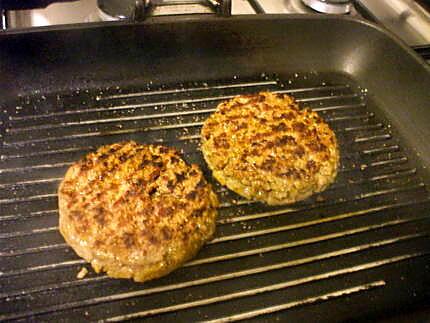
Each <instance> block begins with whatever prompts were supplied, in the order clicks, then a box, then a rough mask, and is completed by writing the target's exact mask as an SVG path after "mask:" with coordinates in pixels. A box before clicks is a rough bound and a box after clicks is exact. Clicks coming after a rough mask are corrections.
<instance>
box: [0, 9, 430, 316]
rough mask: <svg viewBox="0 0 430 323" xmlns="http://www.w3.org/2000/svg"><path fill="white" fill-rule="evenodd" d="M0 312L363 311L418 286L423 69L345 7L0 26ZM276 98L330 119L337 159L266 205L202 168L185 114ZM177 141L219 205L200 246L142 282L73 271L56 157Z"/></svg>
mask: <svg viewBox="0 0 430 323" xmlns="http://www.w3.org/2000/svg"><path fill="white" fill-rule="evenodd" d="M0 72H1V75H2V77H1V79H0V100H1V101H0V104H1V114H0V115H1V128H0V129H1V133H0V134H1V143H0V153H1V154H0V155H1V159H0V188H1V189H0V248H1V249H0V259H1V262H0V320H17V321H26V320H32V321H38V322H39V321H71V322H76V321H100V320H101V321H120V320H133V319H135V320H142V319H145V320H148V321H163V322H170V321H181V322H190V321H221V322H222V321H232V320H240V319H242V320H243V319H246V320H257V321H272V320H282V321H293V322H294V321H319V322H333V321H342V320H362V319H368V320H373V319H375V318H381V317H387V316H390V315H393V314H396V313H400V312H404V311H408V310H410V309H413V308H417V307H423V306H426V305H429V304H428V299H429V297H430V272H429V270H430V267H429V266H430V236H429V234H430V195H429V191H428V185H429V171H428V168H427V167H428V166H429V163H430V146H429V145H428V143H427V138H429V135H430V128H429V127H428V124H429V123H430V111H429V102H430V100H429V99H430V95H429V93H430V91H429V89H430V73H429V68H428V67H427V66H426V65H425V63H424V62H423V61H422V60H421V59H420V58H418V57H417V56H415V54H413V53H412V51H411V50H409V49H407V48H406V47H405V46H404V45H403V44H401V43H400V42H399V41H398V40H397V39H395V38H393V37H392V36H390V35H388V34H387V33H386V32H384V31H381V30H379V29H378V28H377V27H374V26H371V25H369V24H367V23H364V22H360V21H354V20H350V19H346V18H331V17H328V18H327V17H325V18H320V17H310V16H270V15H269V16H259V17H255V16H252V17H233V18H231V19H222V18H205V20H202V19H201V18H200V17H182V18H181V19H178V18H172V17H170V18H159V19H154V20H151V21H148V22H146V23H144V24H139V25H129V24H124V23H119V24H118V23H113V24H110V23H108V24H91V25H85V26H82V25H76V26H71V27H67V28H66V27H60V28H47V29H44V28H42V29H36V30H28V31H20V32H6V33H2V34H0ZM262 90H270V91H276V92H281V93H290V94H292V95H293V96H295V97H296V98H297V101H299V102H300V104H301V105H302V106H309V107H311V108H312V109H314V110H315V111H318V112H319V114H320V115H321V116H322V117H323V118H324V119H325V120H326V121H327V122H328V123H329V124H330V125H331V127H332V128H333V129H334V130H335V132H336V135H337V137H338V139H339V143H340V150H341V169H340V172H339V175H338V178H337V180H336V182H335V183H334V184H333V185H332V186H331V187H329V188H328V189H327V190H326V191H325V192H323V193H321V194H318V195H315V196H313V197H311V198H309V199H307V200H305V201H302V202H299V203H296V204H293V205H287V206H279V207H268V206H266V205H264V204H260V203H255V202H252V201H245V200H243V199H242V198H240V197H239V196H237V195H235V194H234V193H232V192H230V191H228V190H227V189H225V188H224V187H222V186H220V185H219V184H217V183H216V182H214V180H213V179H212V177H211V175H210V172H209V171H208V169H207V168H206V166H205V163H204V161H203V159H202V155H201V152H200V150H199V131H200V127H201V124H202V122H203V121H204V120H205V118H207V116H208V115H209V114H210V113H211V112H212V111H214V108H215V107H216V105H217V104H218V103H219V102H220V101H222V100H225V99H228V98H230V97H232V96H234V95H236V94H243V93H254V92H258V91H262ZM130 139H133V140H136V141H139V142H142V143H154V142H157V143H163V144H166V145H172V146H176V147H178V148H180V149H181V150H182V152H183V155H184V157H185V159H187V160H188V161H189V162H195V163H198V164H200V165H201V166H202V167H203V169H204V171H205V174H206V177H207V178H208V179H209V180H210V181H211V182H213V184H214V187H215V189H216V191H217V192H218V195H219V197H220V199H221V207H220V210H219V219H218V230H217V235H216V237H215V239H214V240H213V241H211V242H210V243H209V244H208V245H207V246H205V247H204V248H203V249H202V251H201V252H200V253H199V254H198V256H197V257H196V258H195V259H194V260H192V261H191V262H189V263H188V264H186V265H185V266H184V267H183V268H180V269H178V270H177V271H175V272H174V273H172V274H170V275H169V276H167V277H164V278H161V279H159V280H155V281H151V282H147V283H144V284H138V283H133V282H131V281H127V280H113V279H109V278H107V277H106V276H105V275H96V274H94V273H93V271H92V270H90V272H89V274H88V275H87V276H86V277H85V278H84V279H81V280H79V279H77V278H76V275H77V273H78V272H79V270H80V269H81V268H82V267H87V268H88V269H90V267H89V266H88V264H86V263H85V262H84V261H83V260H81V259H80V258H79V257H77V256H76V255H75V254H74V252H73V251H72V250H71V249H70V248H68V247H67V245H66V244H65V243H64V240H63V239H62V238H61V236H60V234H59V232H58V230H57V224H58V212H57V197H56V189H57V186H58V183H59V181H60V180H61V178H62V176H63V175H64V173H65V170H66V169H67V167H68V166H69V165H70V164H71V163H73V162H74V161H75V160H77V159H78V158H80V157H81V156H83V155H84V154H85V153H87V152H89V151H91V150H94V149H95V148H97V147H98V146H100V145H102V144H107V143H111V142H116V141H121V140H130Z"/></svg>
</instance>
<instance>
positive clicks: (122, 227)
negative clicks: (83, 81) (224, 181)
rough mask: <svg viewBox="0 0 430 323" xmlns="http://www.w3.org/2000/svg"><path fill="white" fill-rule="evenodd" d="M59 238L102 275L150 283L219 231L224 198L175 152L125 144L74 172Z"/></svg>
mask: <svg viewBox="0 0 430 323" xmlns="http://www.w3.org/2000/svg"><path fill="white" fill-rule="evenodd" d="M58 198H59V210H60V232H61V234H62V235H63V236H64V238H65V240H66V241H67V243H68V244H69V245H70V246H71V247H72V248H73V249H74V250H75V251H76V253H77V254H78V255H79V256H81V257H82V258H84V259H85V260H87V261H88V262H90V263H91V265H92V266H93V268H94V269H95V271H96V272H100V271H105V272H107V274H108V275H109V276H110V277H114V278H133V279H134V280H135V281H139V282H142V281H146V280H149V279H153V278H157V277H160V276H163V275H165V274H167V273H169V272H171V271H172V270H174V269H175V268H177V267H178V266H180V265H181V264H183V263H184V262H185V261H186V260H188V259H190V258H192V257H193V256H194V255H195V254H196V253H197V251H198V250H199V249H200V247H201V246H202V245H203V244H204V243H205V242H206V241H207V240H208V239H210V238H211V237H212V235H213V233H214V230H215V218H216V207H217V205H218V201H217V197H216V195H215V194H214V193H213V191H212V188H211V186H210V185H209V184H208V183H207V182H206V180H205V179H204V178H203V174H202V172H201V171H200V169H199V167H198V166H197V165H191V166H190V165H188V164H186V163H185V162H184V161H183V160H182V159H181V157H180V156H179V154H178V153H177V151H176V150H174V149H172V148H166V147H163V146H153V145H139V144H137V143H135V142H132V141H131V142H122V143H116V144H112V145H107V146H104V147H101V148H99V149H98V150H97V152H94V153H90V154H88V155H87V156H86V157H84V158H83V159H82V160H80V161H79V162H77V163H75V164H74V165H73V166H71V167H70V168H69V170H68V171H67V173H66V176H65V178H64V180H63V182H62V183H61V185H60V188H59V193H58Z"/></svg>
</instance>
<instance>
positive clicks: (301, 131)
mask: <svg viewBox="0 0 430 323" xmlns="http://www.w3.org/2000/svg"><path fill="white" fill-rule="evenodd" d="M201 135H202V136H201V137H202V152H203V156H204V158H205V160H206V162H207V164H208V166H209V168H210V169H211V170H212V174H213V176H214V177H215V178H216V179H217V180H218V181H219V182H220V183H221V184H222V185H225V186H227V187H228V188H229V189H231V190H232V191H234V192H236V193H238V194H240V195H242V196H244V197H245V198H248V199H255V200H258V201H263V202H266V203H268V204H270V205H278V204H287V203H293V202H296V201H299V200H303V199H305V198H307V197H309V196H310V195H312V194H313V193H316V192H321V191H323V190H324V189H325V188H326V187H327V186H328V185H330V184H331V183H332V182H333V181H334V179H335V178H336V175H337V169H338V164H339V149H338V145H337V140H336V137H335V134H334V132H333V131H332V130H331V129H330V127H329V126H328V125H327V123H325V122H324V121H323V119H322V118H321V117H320V116H319V115H318V114H317V113H316V112H313V111H311V110H310V109H300V108H299V106H298V104H297V103H296V102H295V101H294V99H293V98H292V97H291V96H288V95H286V94H275V93H271V92H260V93H258V94H252V95H239V96H236V97H234V98H232V99H231V100H229V101H225V102H222V103H220V104H219V105H218V107H217V109H216V111H215V112H214V113H213V114H212V115H211V116H209V118H208V119H207V120H206V121H205V123H204V125H203V128H202V131H201Z"/></svg>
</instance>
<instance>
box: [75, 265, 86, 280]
mask: <svg viewBox="0 0 430 323" xmlns="http://www.w3.org/2000/svg"><path fill="white" fill-rule="evenodd" d="M87 274H88V269H87V268H85V267H82V268H81V270H80V271H79V272H78V274H77V275H76V278H77V279H84V278H85V276H86V275H87Z"/></svg>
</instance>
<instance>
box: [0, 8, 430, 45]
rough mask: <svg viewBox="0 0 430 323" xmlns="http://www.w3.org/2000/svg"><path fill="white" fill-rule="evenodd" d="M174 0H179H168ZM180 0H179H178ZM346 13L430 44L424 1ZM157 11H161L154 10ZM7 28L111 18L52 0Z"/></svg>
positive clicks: (11, 16) (13, 18)
mask: <svg viewBox="0 0 430 323" xmlns="http://www.w3.org/2000/svg"><path fill="white" fill-rule="evenodd" d="M164 1H166V0H164ZM172 1H177V2H178V0H170V2H172ZM179 1H181V0H179ZM231 1H232V14H233V15H238V14H256V13H285V14H301V13H306V14H321V13H318V12H317V11H315V10H312V9H311V8H309V7H307V6H306V5H304V4H303V2H302V0H277V1H273V0H231ZM316 1H317V0H316ZM352 3H354V5H353V6H352V9H351V11H350V13H348V14H347V15H349V16H352V17H357V18H364V19H368V20H371V21H373V22H376V23H379V24H381V25H383V26H384V27H386V28H387V29H389V30H391V31H392V32H393V33H395V34H396V35H397V36H398V37H400V38H402V39H403V40H404V41H405V42H406V43H407V44H408V45H410V46H420V45H421V46H422V45H428V44H430V13H429V12H428V8H429V7H427V6H428V5H426V3H427V2H422V1H413V0H378V1H375V0H355V1H352ZM157 14H160V13H157ZM4 18H5V20H7V21H8V28H23V27H24V28H25V27H33V26H46V25H55V24H70V23H86V22H94V21H100V20H112V19H115V18H112V17H110V16H108V15H105V14H104V13H103V12H101V10H100V9H99V8H98V7H97V0H79V1H73V2H63V3H54V4H51V5H50V6H48V7H47V8H45V9H35V10H16V11H9V12H7V13H6V15H5V17H4Z"/></svg>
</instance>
